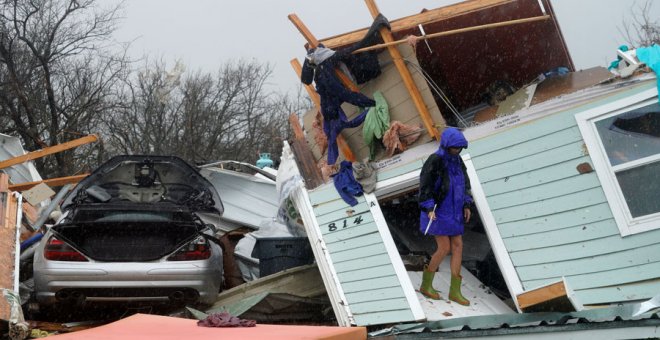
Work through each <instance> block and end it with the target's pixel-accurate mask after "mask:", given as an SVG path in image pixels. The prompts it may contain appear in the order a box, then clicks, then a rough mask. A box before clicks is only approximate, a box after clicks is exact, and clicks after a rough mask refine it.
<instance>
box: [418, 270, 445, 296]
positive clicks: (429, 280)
mask: <svg viewBox="0 0 660 340" xmlns="http://www.w3.org/2000/svg"><path fill="white" fill-rule="evenodd" d="M428 269H429V268H428V266H424V274H422V286H421V287H419V292H420V293H422V295H424V296H426V297H427V298H429V299H433V300H440V293H438V291H437V290H435V289H433V277H434V276H435V272H432V271H429V270H428Z"/></svg>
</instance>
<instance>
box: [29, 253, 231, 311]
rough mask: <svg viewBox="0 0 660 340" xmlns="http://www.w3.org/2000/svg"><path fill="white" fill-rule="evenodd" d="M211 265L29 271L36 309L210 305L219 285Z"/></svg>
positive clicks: (67, 266)
mask: <svg viewBox="0 0 660 340" xmlns="http://www.w3.org/2000/svg"><path fill="white" fill-rule="evenodd" d="M214 262H216V261H211V262H205V261H190V262H177V263H176V264H173V263H171V262H157V263H85V262H80V263H72V262H60V261H48V262H47V263H45V265H44V266H42V267H37V266H35V268H34V270H35V276H34V277H35V292H36V299H37V301H38V302H39V303H40V304H42V305H52V304H56V303H82V302H140V301H141V302H150V301H153V302H168V301H170V302H197V301H198V302H202V303H206V304H211V303H213V302H215V299H216V297H217V294H218V291H219V289H220V286H221V284H222V269H221V268H222V264H221V263H214Z"/></svg>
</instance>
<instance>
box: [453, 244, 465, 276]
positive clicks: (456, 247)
mask: <svg viewBox="0 0 660 340" xmlns="http://www.w3.org/2000/svg"><path fill="white" fill-rule="evenodd" d="M450 242H451V262H450V268H451V275H454V276H460V275H461V262H462V261H463V236H462V235H456V236H451V238H450Z"/></svg>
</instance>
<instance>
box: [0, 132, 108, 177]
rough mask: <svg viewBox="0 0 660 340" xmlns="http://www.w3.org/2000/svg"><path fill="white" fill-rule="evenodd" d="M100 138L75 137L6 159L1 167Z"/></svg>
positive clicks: (0, 164) (91, 136)
mask: <svg viewBox="0 0 660 340" xmlns="http://www.w3.org/2000/svg"><path fill="white" fill-rule="evenodd" d="M97 140H98V137H97V136H96V135H88V136H85V137H82V138H78V139H74V140H72V141H68V142H65V143H61V144H57V145H53V146H49V147H46V148H43V149H41V150H37V151H32V152H29V153H26V154H25V155H22V156H18V157H14V158H10V159H7V160H4V161H2V162H0V169H4V168H8V167H10V166H13V165H16V164H21V163H23V162H27V161H31V160H34V159H37V158H41V157H44V156H48V155H51V154H54V153H58V152H61V151H64V150H68V149H73V148H75V147H78V146H81V145H84V144H87V143H91V142H96V141H97Z"/></svg>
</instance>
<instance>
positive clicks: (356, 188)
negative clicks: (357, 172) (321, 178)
mask: <svg viewBox="0 0 660 340" xmlns="http://www.w3.org/2000/svg"><path fill="white" fill-rule="evenodd" d="M332 177H333V180H334V183H335V189H337V192H338V193H339V196H341V198H342V199H343V200H344V202H346V203H348V204H350V205H351V206H355V205H356V204H357V203H358V202H357V199H355V196H362V194H363V191H362V186H361V185H360V183H358V181H356V180H355V177H353V164H352V163H351V162H349V161H343V162H341V165H340V168H339V172H337V174H335V175H334V176H332Z"/></svg>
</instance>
